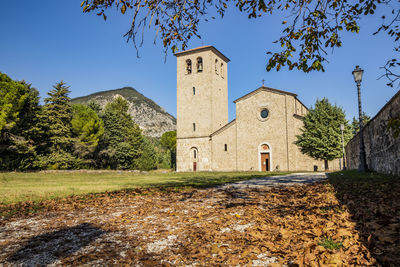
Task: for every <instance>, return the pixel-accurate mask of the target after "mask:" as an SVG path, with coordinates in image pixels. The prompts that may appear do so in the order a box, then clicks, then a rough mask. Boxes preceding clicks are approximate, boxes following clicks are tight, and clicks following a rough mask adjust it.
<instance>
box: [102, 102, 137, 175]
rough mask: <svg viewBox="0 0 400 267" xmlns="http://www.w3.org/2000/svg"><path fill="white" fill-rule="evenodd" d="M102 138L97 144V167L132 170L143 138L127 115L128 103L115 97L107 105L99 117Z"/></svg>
mask: <svg viewBox="0 0 400 267" xmlns="http://www.w3.org/2000/svg"><path fill="white" fill-rule="evenodd" d="M101 118H102V120H103V122H104V136H103V138H102V140H101V141H100V144H99V149H98V158H97V161H98V163H99V165H100V166H101V167H103V168H107V167H110V168H112V169H134V168H136V167H137V166H136V165H135V164H136V160H137V159H138V158H139V157H140V156H141V154H142V144H143V142H144V141H143V136H142V133H141V130H140V128H139V126H138V125H137V124H136V123H135V122H134V121H133V120H132V117H131V116H130V114H129V113H128V102H127V101H126V100H125V99H123V98H122V97H117V98H116V99H114V101H112V102H110V103H108V104H107V105H106V107H105V108H104V112H103V113H102V115H101Z"/></svg>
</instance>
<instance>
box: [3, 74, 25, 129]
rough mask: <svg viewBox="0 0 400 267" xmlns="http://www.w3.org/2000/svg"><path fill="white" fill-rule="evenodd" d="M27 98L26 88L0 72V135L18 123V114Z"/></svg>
mask: <svg viewBox="0 0 400 267" xmlns="http://www.w3.org/2000/svg"><path fill="white" fill-rule="evenodd" d="M27 97H28V92H27V89H26V87H25V86H24V85H23V84H21V83H18V82H15V81H13V80H11V78H10V77H8V76H7V75H6V74H4V73H1V72H0V133H1V132H2V131H3V129H11V128H12V127H14V126H15V124H16V123H17V121H18V114H19V112H20V110H21V108H22V106H23V105H24V102H25V99H26V98H27Z"/></svg>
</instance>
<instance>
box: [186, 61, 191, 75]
mask: <svg viewBox="0 0 400 267" xmlns="http://www.w3.org/2000/svg"><path fill="white" fill-rule="evenodd" d="M186 73H187V74H191V73H192V61H191V60H190V59H188V60H186Z"/></svg>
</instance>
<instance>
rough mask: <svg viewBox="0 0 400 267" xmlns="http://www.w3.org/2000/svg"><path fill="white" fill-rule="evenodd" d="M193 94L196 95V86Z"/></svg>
mask: <svg viewBox="0 0 400 267" xmlns="http://www.w3.org/2000/svg"><path fill="white" fill-rule="evenodd" d="M193 95H196V88H195V87H193Z"/></svg>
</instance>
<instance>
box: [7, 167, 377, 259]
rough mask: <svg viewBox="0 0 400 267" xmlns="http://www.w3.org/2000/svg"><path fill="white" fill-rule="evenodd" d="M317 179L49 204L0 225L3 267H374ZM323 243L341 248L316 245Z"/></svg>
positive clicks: (344, 214)
mask: <svg viewBox="0 0 400 267" xmlns="http://www.w3.org/2000/svg"><path fill="white" fill-rule="evenodd" d="M324 178H325V177H324V175H321V174H317V175H314V174H312V175H311V174H303V175H290V176H279V177H275V179H274V177H268V178H261V179H255V180H250V181H246V182H240V183H236V184H234V185H229V186H223V187H218V188H210V189H204V190H189V191H184V192H182V191H171V190H167V191H166V192H160V191H155V190H154V191H150V192H148V191H137V192H120V193H118V194H111V193H109V194H103V195H101V196H98V197H96V198H91V199H79V198H77V197H75V198H68V199H66V200H65V201H59V202H51V201H49V203H47V204H46V205H47V206H48V209H47V211H46V212H41V213H39V214H37V215H34V216H30V217H23V218H22V217H14V218H11V219H7V220H3V221H0V266H1V265H4V266H37V265H48V266H57V265H90V266H105V265H107V266H108V265H122V264H129V265H134V266H154V265H157V266H271V265H276V266H282V265H290V264H291V263H304V264H306V265H311V264H313V263H317V262H319V263H325V264H344V265H352V264H353V265H364V266H366V265H370V264H373V262H374V260H373V258H371V256H370V255H369V252H368V250H367V249H366V248H365V247H364V246H363V245H362V243H361V242H360V241H359V236H358V234H357V231H356V229H355V224H354V223H353V222H352V221H351V220H350V215H349V214H348V213H347V211H345V210H344V207H341V206H340V204H339V203H338V202H337V200H336V198H335V196H334V194H333V190H332V188H331V187H330V186H329V185H327V184H325V183H312V184H309V183H310V182H314V181H317V180H318V181H319V180H321V179H324ZM282 184H284V185H290V186H279V187H277V186H276V185H282ZM293 184H305V185H293ZM326 237H329V238H331V239H332V240H334V241H337V242H340V244H341V247H340V248H339V249H337V250H336V249H327V248H324V247H323V246H321V245H319V244H320V243H321V242H322V241H323V240H324V238H326Z"/></svg>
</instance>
